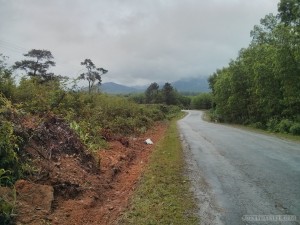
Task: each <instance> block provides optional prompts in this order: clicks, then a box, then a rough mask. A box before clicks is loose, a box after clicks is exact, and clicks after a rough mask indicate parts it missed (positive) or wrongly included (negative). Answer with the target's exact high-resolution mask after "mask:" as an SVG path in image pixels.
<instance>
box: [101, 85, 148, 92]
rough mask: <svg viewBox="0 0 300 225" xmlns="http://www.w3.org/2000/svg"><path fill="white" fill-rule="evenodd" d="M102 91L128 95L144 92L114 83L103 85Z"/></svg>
mask: <svg viewBox="0 0 300 225" xmlns="http://www.w3.org/2000/svg"><path fill="white" fill-rule="evenodd" d="M100 90H101V91H102V92H105V93H108V94H128V93H136V92H143V91H140V90H138V89H137V88H134V87H128V86H125V85H121V84H116V83H114V82H107V83H103V84H102V85H101V86H100Z"/></svg>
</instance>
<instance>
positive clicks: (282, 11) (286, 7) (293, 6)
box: [278, 0, 300, 27]
mask: <svg viewBox="0 0 300 225" xmlns="http://www.w3.org/2000/svg"><path fill="white" fill-rule="evenodd" d="M299 9H300V2H299V0H281V1H280V3H279V4H278V11H279V17H280V19H281V21H282V22H283V23H285V25H291V26H298V27H299V26H300V10H299Z"/></svg>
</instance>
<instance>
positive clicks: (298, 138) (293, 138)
mask: <svg viewBox="0 0 300 225" xmlns="http://www.w3.org/2000/svg"><path fill="white" fill-rule="evenodd" d="M202 119H203V120H204V121H206V122H210V123H212V121H211V120H210V119H209V115H208V111H204V113H203V116H202ZM220 124H222V125H225V126H231V127H235V128H239V129H242V130H247V131H250V132H255V133H259V134H264V135H269V136H273V137H277V138H280V139H283V140H288V141H294V142H299V143H300V136H299V135H298V136H297V135H292V134H284V133H274V132H270V131H267V130H262V129H259V128H254V127H251V126H246V125H240V124H231V123H220Z"/></svg>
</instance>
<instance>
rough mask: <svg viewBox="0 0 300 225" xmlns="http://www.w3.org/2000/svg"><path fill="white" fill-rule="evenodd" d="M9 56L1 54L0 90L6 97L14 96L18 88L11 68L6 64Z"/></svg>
mask: <svg viewBox="0 0 300 225" xmlns="http://www.w3.org/2000/svg"><path fill="white" fill-rule="evenodd" d="M6 59H7V57H5V56H3V55H2V54H0V92H1V93H2V94H3V95H4V96H5V97H6V98H10V99H11V98H12V96H13V94H14V90H15V88H16V86H15V82H14V79H13V76H12V72H11V70H9V69H8V68H7V66H6V63H5V61H6Z"/></svg>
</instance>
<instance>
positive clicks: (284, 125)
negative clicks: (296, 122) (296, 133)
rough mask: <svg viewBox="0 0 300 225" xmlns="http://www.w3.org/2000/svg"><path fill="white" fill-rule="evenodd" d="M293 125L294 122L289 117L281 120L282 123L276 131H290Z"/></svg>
mask: <svg viewBox="0 0 300 225" xmlns="http://www.w3.org/2000/svg"><path fill="white" fill-rule="evenodd" d="M292 125H293V122H292V121H290V120H288V119H283V120H281V121H280V123H279V124H278V125H277V127H276V130H275V131H276V132H281V133H289V131H290V128H291V126H292Z"/></svg>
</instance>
